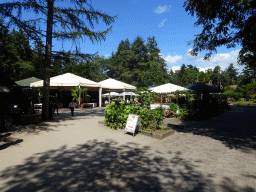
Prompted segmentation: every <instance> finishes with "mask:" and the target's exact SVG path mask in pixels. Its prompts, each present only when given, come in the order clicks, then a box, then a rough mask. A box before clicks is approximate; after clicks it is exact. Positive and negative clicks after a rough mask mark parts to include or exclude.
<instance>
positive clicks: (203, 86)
mask: <svg viewBox="0 0 256 192" xmlns="http://www.w3.org/2000/svg"><path fill="white" fill-rule="evenodd" d="M186 88H187V89H190V90H194V91H202V92H208V93H218V92H221V89H220V88H218V87H213V86H210V85H206V84H205V83H194V84H192V85H189V86H187V87H186Z"/></svg>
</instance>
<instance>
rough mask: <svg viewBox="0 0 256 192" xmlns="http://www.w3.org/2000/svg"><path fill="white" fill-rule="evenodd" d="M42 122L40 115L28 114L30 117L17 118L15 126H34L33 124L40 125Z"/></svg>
mask: <svg viewBox="0 0 256 192" xmlns="http://www.w3.org/2000/svg"><path fill="white" fill-rule="evenodd" d="M39 122H40V116H39V115H38V114H28V115H21V116H19V117H17V118H15V122H14V123H15V124H21V125H25V124H33V123H39Z"/></svg>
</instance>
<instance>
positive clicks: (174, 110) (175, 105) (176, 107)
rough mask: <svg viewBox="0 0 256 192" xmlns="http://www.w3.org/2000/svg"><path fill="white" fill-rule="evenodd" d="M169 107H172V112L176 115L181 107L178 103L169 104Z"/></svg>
mask: <svg viewBox="0 0 256 192" xmlns="http://www.w3.org/2000/svg"><path fill="white" fill-rule="evenodd" d="M169 107H170V110H171V111H173V112H174V113H176V112H177V110H178V108H179V105H178V104H176V103H169Z"/></svg>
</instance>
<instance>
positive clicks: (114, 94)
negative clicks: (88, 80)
mask: <svg viewBox="0 0 256 192" xmlns="http://www.w3.org/2000/svg"><path fill="white" fill-rule="evenodd" d="M109 95H110V97H114V96H120V93H117V92H110V93H105V94H102V96H103V97H108V96H109Z"/></svg>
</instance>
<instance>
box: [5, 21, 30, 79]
mask: <svg viewBox="0 0 256 192" xmlns="http://www.w3.org/2000/svg"><path fill="white" fill-rule="evenodd" d="M0 33H1V34H0V50H1V51H0V69H1V70H2V71H4V72H5V73H8V75H9V76H10V77H11V78H12V79H13V80H15V81H17V80H20V79H23V78H27V77H28V76H29V75H30V73H31V71H33V70H34V66H33V63H32V57H33V51H32V49H31V47H30V44H29V39H28V37H27V36H26V35H25V34H24V32H23V31H22V30H21V29H19V31H16V30H14V29H13V30H12V31H8V29H7V27H6V26H5V25H4V23H3V22H2V23H1V26H0Z"/></svg>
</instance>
